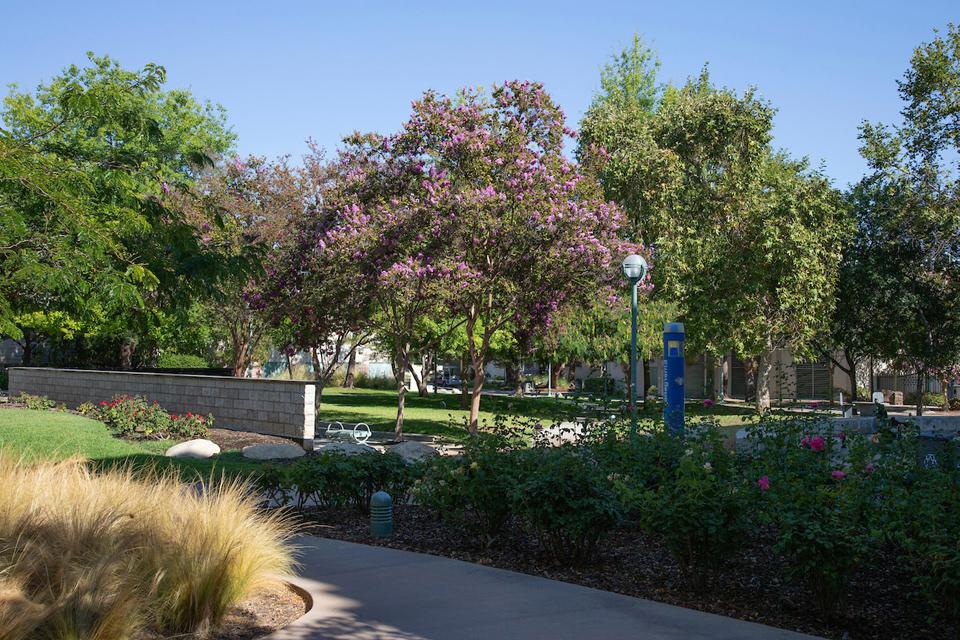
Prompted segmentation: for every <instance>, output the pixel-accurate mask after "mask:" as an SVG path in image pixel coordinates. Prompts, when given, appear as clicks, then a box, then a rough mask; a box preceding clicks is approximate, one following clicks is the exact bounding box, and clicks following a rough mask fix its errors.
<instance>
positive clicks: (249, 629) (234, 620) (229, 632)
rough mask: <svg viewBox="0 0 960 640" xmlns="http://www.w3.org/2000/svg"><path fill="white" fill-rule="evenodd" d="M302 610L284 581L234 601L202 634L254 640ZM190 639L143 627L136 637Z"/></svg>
mask: <svg viewBox="0 0 960 640" xmlns="http://www.w3.org/2000/svg"><path fill="white" fill-rule="evenodd" d="M305 611H306V605H305V604H304V602H303V598H301V597H300V595H299V594H298V593H297V592H296V591H294V590H293V589H291V588H290V587H288V586H287V585H279V584H278V585H273V586H269V587H264V588H262V589H260V590H259V591H256V592H255V593H253V595H251V596H250V597H249V598H247V599H246V600H244V601H242V602H240V603H238V604H236V605H234V606H233V607H232V608H231V609H230V610H229V611H228V612H227V615H226V616H225V617H224V619H223V623H222V624H221V625H220V626H219V627H217V628H216V629H214V630H213V631H211V632H210V633H209V634H208V635H206V636H203V640H254V639H255V638H262V637H263V636H266V635H269V634H271V633H273V632H274V631H277V630H278V629H282V628H283V627H285V626H287V625H289V624H290V623H291V622H293V621H294V620H296V619H297V618H299V617H300V616H302V615H303V614H304V612H305ZM173 638H177V640H192V638H194V636H192V635H188V636H184V635H183V634H180V635H176V636H164V635H162V634H158V633H154V632H150V631H145V632H143V633H141V634H139V635H138V636H137V638H136V640H173Z"/></svg>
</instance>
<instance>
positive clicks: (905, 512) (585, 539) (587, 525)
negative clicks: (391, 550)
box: [284, 419, 960, 638]
mask: <svg viewBox="0 0 960 640" xmlns="http://www.w3.org/2000/svg"><path fill="white" fill-rule="evenodd" d="M749 429H750V434H749V441H750V443H751V446H749V447H746V448H745V449H744V450H743V451H741V452H739V453H734V452H732V451H730V450H728V449H727V448H725V447H724V446H723V444H722V440H721V437H720V435H719V432H718V430H717V428H716V427H715V426H713V425H710V424H706V423H702V424H700V425H697V426H694V427H693V428H688V430H687V435H686V436H685V437H684V438H683V439H682V440H681V439H675V438H671V437H669V436H667V435H666V434H664V433H662V432H656V433H653V434H649V435H645V436H643V437H637V438H631V437H629V436H628V435H627V434H625V433H624V429H623V428H622V426H620V425H616V426H613V427H611V428H609V429H605V430H603V431H601V432H596V431H595V432H593V433H591V434H589V435H588V436H586V437H585V438H584V439H582V440H581V441H579V442H578V443H576V444H574V445H565V446H560V447H529V446H528V445H527V444H526V439H523V438H516V437H507V436H505V435H503V434H498V435H487V436H485V437H481V438H478V439H474V440H471V441H469V442H468V443H467V444H466V446H465V449H464V453H463V455H462V456H461V457H458V458H440V459H435V460H433V461H431V462H429V463H427V464H425V465H422V466H416V467H411V468H410V469H409V470H408V471H407V472H406V473H408V474H410V475H411V476H412V477H413V480H412V482H413V488H412V495H413V496H414V499H415V503H416V506H409V505H404V501H402V500H401V501H398V524H397V527H398V535H397V536H396V537H395V538H394V539H391V540H388V541H384V542H378V543H382V544H389V545H394V546H398V547H401V548H412V549H416V550H421V551H427V552H430V553H439V554H442V555H448V556H451V557H460V558H466V559H472V560H475V561H481V562H485V563H492V564H496V565H498V566H503V567H507V568H512V569H517V570H521V571H528V572H532V573H539V574H542V575H547V576H549V577H557V578H560V579H565V580H570V581H573V582H579V583H582V584H587V585H589V586H596V587H600V588H607V589H612V590H614V591H619V592H622V593H628V594H632V595H638V596H644V597H653V598H656V599H659V600H665V601H667V602H674V603H677V604H684V605H687V606H694V607H697V608H701V609H706V610H709V611H714V612H718V613H725V614H728V615H734V616H737V617H741V618H746V619H750V620H759V621H763V622H766V623H768V624H775V625H779V626H784V627H788V628H794V629H802V630H805V631H808V632H812V633H817V634H822V635H827V636H830V637H838V638H839V637H841V636H842V635H843V633H844V632H849V633H850V634H851V637H854V638H856V637H897V638H918V637H944V636H946V635H949V634H950V633H951V630H953V631H955V630H956V629H957V623H958V618H960V604H958V603H960V591H958V589H960V473H958V470H957V468H956V466H955V459H954V458H951V456H952V455H953V454H954V453H955V446H954V444H949V443H948V444H945V447H946V448H945V450H944V455H942V456H940V459H941V462H942V464H940V465H939V466H928V465H927V464H925V461H926V462H929V459H928V458H927V457H925V456H924V455H922V450H921V445H920V442H919V438H918V437H917V434H916V433H915V432H912V431H911V430H910V429H905V428H903V427H899V428H896V429H893V428H891V429H887V428H883V429H881V431H880V433H879V434H878V435H877V436H876V437H871V438H868V437H864V436H861V435H858V434H850V435H847V434H837V435H834V434H833V433H830V432H827V431H826V430H825V426H824V424H823V423H822V422H819V421H816V420H802V419H800V420H798V419H790V420H786V419H769V420H765V421H763V422H761V423H760V424H758V425H756V426H754V427H750V428H749ZM534 440H535V441H536V440H537V439H536V438H535V439H534ZM367 457H369V458H370V459H371V460H370V461H368V462H365V463H364V464H367V465H376V464H378V463H377V462H374V460H377V459H378V458H379V459H381V460H384V459H386V458H388V457H389V456H372V455H371V456H367ZM284 477H285V478H286V481H287V482H288V486H294V487H295V486H297V485H298V483H302V482H304V481H309V480H310V479H311V478H313V477H314V474H311V473H309V472H308V473H305V474H303V475H302V477H301V478H300V479H295V478H294V477H293V476H292V475H286V476H284ZM366 477H368V478H369V477H370V476H369V475H368V476H366ZM326 486H327V491H328V492H330V493H332V494H336V493H337V491H338V490H339V489H338V486H339V483H333V484H329V485H326ZM366 486H368V487H369V488H371V489H375V488H383V487H378V486H377V481H376V480H372V481H370V482H369V484H367V485H366ZM326 506H327V508H325V509H319V510H316V509H315V510H307V512H308V515H309V517H310V518H312V519H313V520H315V521H318V522H322V523H323V524H324V528H323V529H321V531H322V532H326V533H323V535H331V536H334V537H341V538H345V539H350V540H359V541H364V542H370V541H371V539H370V538H369V537H368V536H367V534H366V526H367V525H366V521H365V517H364V516H363V515H362V513H361V514H360V515H353V514H351V513H349V512H348V511H344V510H343V509H341V508H338V507H339V506H340V505H339V504H337V501H336V499H331V497H330V495H329V494H328V496H327V502H326ZM353 513H354V514H355V513H357V511H355V510H354V512H353Z"/></svg>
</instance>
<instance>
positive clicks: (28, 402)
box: [13, 392, 57, 411]
mask: <svg viewBox="0 0 960 640" xmlns="http://www.w3.org/2000/svg"><path fill="white" fill-rule="evenodd" d="M13 401H14V402H17V403H19V404H22V405H23V406H24V407H26V408H27V409H30V410H31V411H48V410H50V409H52V408H53V407H54V406H55V405H56V404H57V403H56V402H54V401H53V400H51V399H50V398H48V397H47V396H35V395H32V394H29V393H27V392H23V393H21V394H20V395H19V396H17V397H16V398H14V399H13Z"/></svg>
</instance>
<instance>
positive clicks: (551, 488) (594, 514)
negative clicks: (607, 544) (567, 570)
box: [512, 447, 624, 565]
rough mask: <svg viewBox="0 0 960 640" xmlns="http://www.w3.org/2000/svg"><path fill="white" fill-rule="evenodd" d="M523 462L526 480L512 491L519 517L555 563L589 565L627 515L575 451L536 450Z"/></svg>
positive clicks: (599, 476) (590, 465)
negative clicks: (602, 540)
mask: <svg viewBox="0 0 960 640" xmlns="http://www.w3.org/2000/svg"><path fill="white" fill-rule="evenodd" d="M523 458H525V460H523V461H522V463H521V464H520V468H521V469H522V470H523V475H522V477H521V478H520V480H519V482H518V483H517V484H516V485H515V486H514V487H513V500H512V502H513V504H514V506H515V509H516V513H517V515H518V516H520V518H521V519H522V520H523V522H524V524H525V525H526V526H528V527H529V528H530V529H532V530H533V532H534V533H535V534H536V536H537V538H538V540H539V541H540V544H541V546H542V548H543V550H544V551H545V552H546V554H547V555H548V556H549V557H550V558H551V559H553V560H554V561H556V562H561V563H569V564H574V565H579V564H583V563H584V562H587V561H589V560H590V559H591V558H593V556H594V554H595V553H596V550H597V545H598V544H599V543H600V541H601V539H602V538H603V536H604V535H606V534H607V533H608V532H609V531H610V530H611V529H613V528H614V527H616V526H617V525H618V524H620V522H621V521H622V520H623V515H624V508H623V506H622V505H621V502H620V501H619V500H618V498H617V495H616V493H615V492H614V491H613V489H612V488H611V486H610V482H609V481H608V480H607V478H606V476H605V475H604V473H603V471H602V469H601V468H600V467H599V465H597V464H596V463H595V462H594V461H592V460H590V459H589V458H588V456H587V451H585V450H582V449H581V450H577V449H576V448H574V447H560V448H553V449H533V450H530V451H526V452H524V453H523Z"/></svg>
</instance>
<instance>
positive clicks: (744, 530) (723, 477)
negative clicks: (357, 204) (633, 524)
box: [640, 427, 751, 591]
mask: <svg viewBox="0 0 960 640" xmlns="http://www.w3.org/2000/svg"><path fill="white" fill-rule="evenodd" d="M684 444H685V446H686V449H685V450H684V452H683V453H682V454H681V455H680V457H679V460H678V461H677V464H676V467H675V468H674V469H673V470H672V473H670V474H668V475H667V476H666V478H665V479H664V481H663V482H662V483H660V484H659V486H657V487H656V488H655V489H652V490H650V491H647V492H646V493H645V494H644V497H643V500H642V506H641V509H640V514H641V522H642V524H643V527H644V529H645V530H646V531H648V532H650V533H653V534H656V535H658V536H660V537H661V538H662V539H663V540H664V542H665V543H666V544H667V547H668V548H669V549H670V551H671V553H672V554H673V556H674V557H675V558H676V560H677V562H678V563H679V564H680V567H681V570H682V571H683V573H684V575H685V576H686V578H687V580H688V581H689V582H690V584H691V586H693V588H694V589H696V590H698V591H703V590H704V589H705V588H706V587H707V585H708V584H709V582H710V580H711V578H712V577H713V576H714V575H715V574H716V572H717V571H718V570H719V569H720V568H721V566H722V565H723V564H724V562H725V561H726V560H728V559H729V557H730V555H731V553H732V551H733V550H734V549H735V548H736V547H737V545H738V544H740V542H741V541H742V540H743V538H744V537H745V536H746V535H747V534H748V532H749V531H750V526H751V521H750V517H749V507H750V498H749V495H750V494H749V493H748V491H746V490H745V486H744V484H743V482H742V480H741V477H740V475H739V474H738V473H736V467H735V465H734V462H733V456H732V455H731V454H730V453H729V452H727V451H726V450H725V449H724V448H723V444H722V442H721V440H720V436H719V434H718V432H717V431H716V429H715V428H713V427H707V428H705V430H704V431H702V432H700V433H697V432H693V433H690V435H688V436H687V437H686V441H685V443H684Z"/></svg>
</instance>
